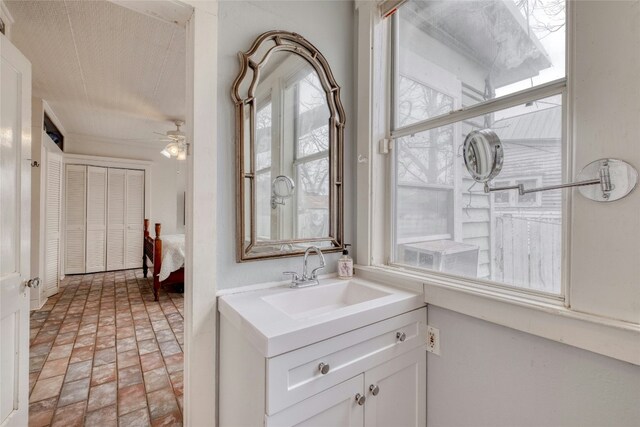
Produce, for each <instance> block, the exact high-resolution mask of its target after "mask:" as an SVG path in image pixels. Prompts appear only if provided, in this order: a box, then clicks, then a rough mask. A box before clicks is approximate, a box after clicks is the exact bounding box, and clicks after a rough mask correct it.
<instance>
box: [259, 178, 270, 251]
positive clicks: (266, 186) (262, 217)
mask: <svg viewBox="0 0 640 427" xmlns="http://www.w3.org/2000/svg"><path fill="white" fill-rule="evenodd" d="M256 199H257V200H256V235H257V238H258V240H271V170H269V169H267V170H266V171H265V172H262V173H258V174H256Z"/></svg>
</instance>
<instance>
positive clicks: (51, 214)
mask: <svg viewBox="0 0 640 427" xmlns="http://www.w3.org/2000/svg"><path fill="white" fill-rule="evenodd" d="M46 167H47V171H46V183H45V185H46V195H45V207H44V209H45V212H44V214H45V222H44V228H45V229H44V236H45V237H44V238H45V248H44V277H43V278H42V282H43V283H42V284H43V286H44V294H45V295H46V296H47V297H50V296H51V295H54V294H56V293H58V289H59V282H60V271H59V265H60V208H61V195H62V156H61V155H60V154H58V153H53V152H49V153H47V162H46Z"/></svg>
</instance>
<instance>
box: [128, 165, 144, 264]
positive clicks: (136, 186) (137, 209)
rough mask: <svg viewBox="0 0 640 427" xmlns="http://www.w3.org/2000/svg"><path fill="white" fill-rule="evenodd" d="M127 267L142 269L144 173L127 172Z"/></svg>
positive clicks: (138, 171)
mask: <svg viewBox="0 0 640 427" xmlns="http://www.w3.org/2000/svg"><path fill="white" fill-rule="evenodd" d="M126 201H127V202H126V206H127V207H126V212H127V215H126V221H127V229H126V234H125V248H126V254H125V267H126V268H141V267H142V255H143V252H144V250H143V241H144V222H143V221H144V171H142V170H127V195H126Z"/></svg>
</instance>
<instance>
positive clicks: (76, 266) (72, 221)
mask: <svg viewBox="0 0 640 427" xmlns="http://www.w3.org/2000/svg"><path fill="white" fill-rule="evenodd" d="M64 180H65V186H64V189H65V191H64V193H65V207H64V217H65V237H64V242H65V251H64V270H65V273H66V274H79V273H84V272H85V250H84V248H85V239H86V230H87V228H86V227H87V223H86V213H87V212H86V209H87V203H86V202H87V167H86V166H81V165H67V168H66V170H65V175H64Z"/></svg>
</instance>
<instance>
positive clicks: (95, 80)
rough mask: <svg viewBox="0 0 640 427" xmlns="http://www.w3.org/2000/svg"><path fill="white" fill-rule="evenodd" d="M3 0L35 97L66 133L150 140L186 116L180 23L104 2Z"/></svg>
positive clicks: (183, 47)
mask: <svg viewBox="0 0 640 427" xmlns="http://www.w3.org/2000/svg"><path fill="white" fill-rule="evenodd" d="M6 4H7V6H8V7H9V10H10V12H11V14H12V15H13V18H14V19H15V23H14V25H13V27H12V39H13V42H14V43H15V44H16V46H18V48H19V49H20V50H21V51H22V53H23V54H24V55H25V56H26V57H27V58H28V59H29V60H30V61H31V64H32V67H33V96H35V97H38V98H43V99H45V100H46V101H47V102H48V103H49V105H50V106H51V108H52V109H53V111H54V113H55V114H56V116H57V117H58V119H59V120H60V122H62V126H63V127H64V129H65V131H66V133H67V135H76V136H79V137H82V136H87V137H96V138H100V139H104V140H111V139H114V140H120V141H122V142H125V143H147V144H148V143H151V142H154V141H157V140H158V138H160V137H159V136H157V135H154V134H153V132H161V133H164V132H165V131H167V130H169V129H175V127H174V126H173V124H172V120H173V119H183V120H184V115H185V65H186V57H185V43H186V40H185V29H184V28H183V27H182V26H180V25H177V24H172V23H168V22H164V21H162V20H160V19H156V18H153V17H151V16H147V15H143V14H141V13H138V12H135V11H133V10H131V9H128V8H125V7H122V6H119V5H116V4H114V3H110V2H107V1H7V2H6ZM87 139H88V138H87ZM158 145H159V146H161V145H163V143H161V142H159V141H158Z"/></svg>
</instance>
